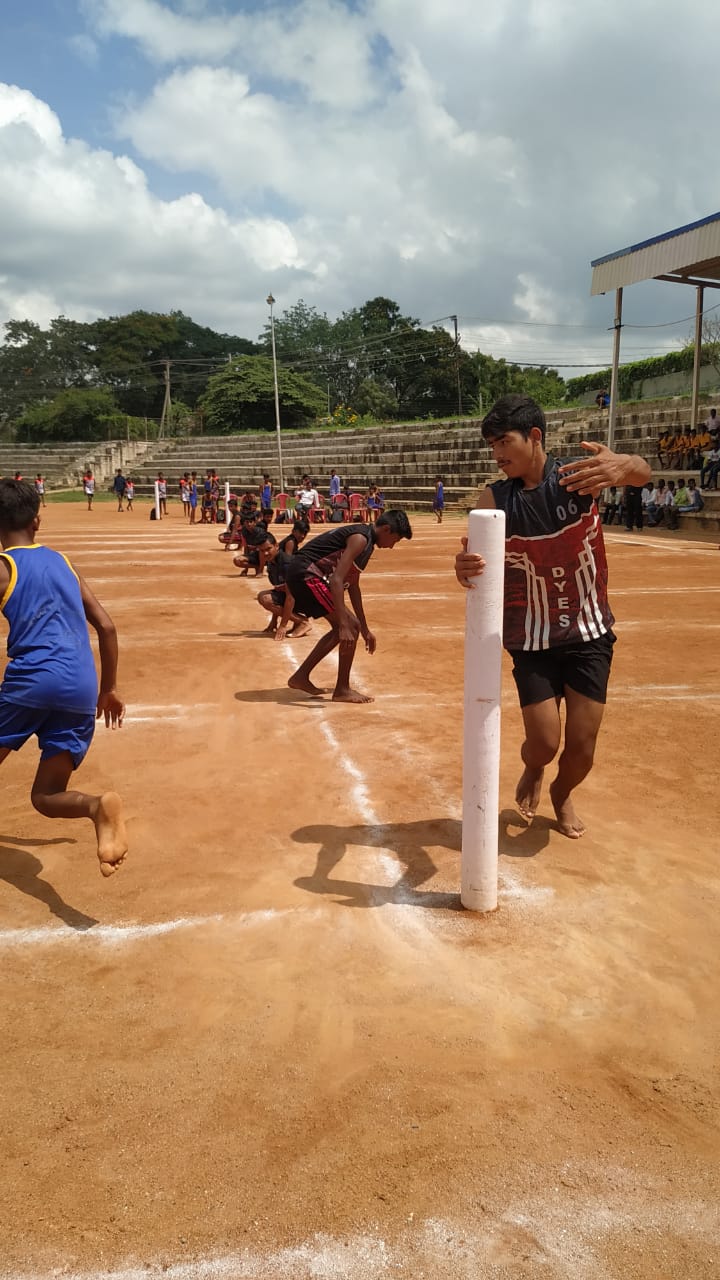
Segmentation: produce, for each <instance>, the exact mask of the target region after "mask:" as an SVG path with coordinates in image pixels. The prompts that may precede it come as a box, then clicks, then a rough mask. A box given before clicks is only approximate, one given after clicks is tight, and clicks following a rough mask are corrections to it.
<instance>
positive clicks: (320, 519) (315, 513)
mask: <svg viewBox="0 0 720 1280" xmlns="http://www.w3.org/2000/svg"><path fill="white" fill-rule="evenodd" d="M318 498H319V499H320V506H319V507H312V508H311V510H310V523H311V524H325V499H324V498H323V496H322V494H318Z"/></svg>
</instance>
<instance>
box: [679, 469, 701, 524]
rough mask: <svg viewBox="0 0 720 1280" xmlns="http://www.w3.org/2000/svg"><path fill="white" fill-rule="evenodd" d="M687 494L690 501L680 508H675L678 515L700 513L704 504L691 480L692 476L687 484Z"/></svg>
mask: <svg viewBox="0 0 720 1280" xmlns="http://www.w3.org/2000/svg"><path fill="white" fill-rule="evenodd" d="M687 492H688V495H689V497H690V501H689V502H686V503H684V504H683V505H682V506H678V507H677V511H678V513H679V514H680V515H688V514H691V513H692V512H694V511H702V509H703V507H704V506H705V503H704V502H703V496H702V494H701V492H700V490H699V489H698V487H697V485H696V484H695V481H694V479H693V478H692V476H691V477H690V479H689V480H688V482H687Z"/></svg>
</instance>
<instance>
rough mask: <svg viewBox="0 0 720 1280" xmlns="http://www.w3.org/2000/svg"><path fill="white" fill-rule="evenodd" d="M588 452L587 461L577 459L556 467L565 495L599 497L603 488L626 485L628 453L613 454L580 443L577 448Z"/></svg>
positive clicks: (601, 446)
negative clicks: (611, 485)
mask: <svg viewBox="0 0 720 1280" xmlns="http://www.w3.org/2000/svg"><path fill="white" fill-rule="evenodd" d="M580 447H581V448H582V449H587V451H588V453H589V454H590V457H589V458H578V459H577V460H576V461H575V462H566V463H565V465H564V466H562V467H559V468H558V470H559V472H560V483H561V485H562V486H563V488H565V489H567V491H568V493H579V494H581V495H582V494H588V493H591V494H593V495H595V494H598V493H600V492H601V490H603V489H604V488H605V487H606V485H609V484H614V485H621V484H625V483H626V480H627V474H628V464H630V465H631V464H632V460H631V458H630V456H629V454H627V453H613V451H612V449H608V447H607V445H605V444H597V443H596V442H595V441H589V440H583V441H582V443H581V446H580Z"/></svg>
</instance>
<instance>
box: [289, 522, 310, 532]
mask: <svg viewBox="0 0 720 1280" xmlns="http://www.w3.org/2000/svg"><path fill="white" fill-rule="evenodd" d="M292 531H293V533H303V534H304V533H309V532H310V525H309V524H308V522H307V520H293V527H292Z"/></svg>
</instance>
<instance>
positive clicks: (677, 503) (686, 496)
mask: <svg viewBox="0 0 720 1280" xmlns="http://www.w3.org/2000/svg"><path fill="white" fill-rule="evenodd" d="M689 505H690V493H689V491H688V488H687V486H686V484H685V481H684V479H683V478H682V476H681V477H680V479H679V480H678V485H677V489H676V490H675V493H674V494H673V500H672V506H671V507H668V508H667V510H666V513H665V514H666V517H667V527H668V529H677V528H678V516H679V514H680V507H689Z"/></svg>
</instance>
